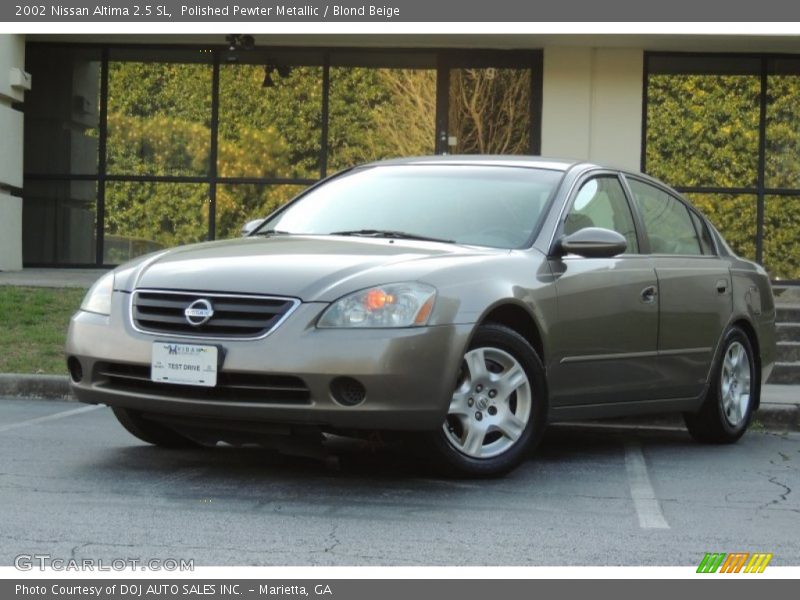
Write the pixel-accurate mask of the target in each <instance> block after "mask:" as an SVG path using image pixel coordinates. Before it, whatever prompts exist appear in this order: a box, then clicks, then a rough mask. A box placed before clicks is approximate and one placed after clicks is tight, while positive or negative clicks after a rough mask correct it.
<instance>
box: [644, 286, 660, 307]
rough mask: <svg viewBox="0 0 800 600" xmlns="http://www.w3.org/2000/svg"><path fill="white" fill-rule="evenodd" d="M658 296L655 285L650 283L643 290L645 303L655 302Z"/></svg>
mask: <svg viewBox="0 0 800 600" xmlns="http://www.w3.org/2000/svg"><path fill="white" fill-rule="evenodd" d="M656 296H658V290H657V289H656V286H654V285H648V286H647V287H646V288H644V289H643V290H642V302H644V303H645V304H652V303H653V302H655V301H656Z"/></svg>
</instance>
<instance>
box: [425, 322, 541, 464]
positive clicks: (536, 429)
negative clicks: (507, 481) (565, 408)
mask: <svg viewBox="0 0 800 600" xmlns="http://www.w3.org/2000/svg"><path fill="white" fill-rule="evenodd" d="M478 349H484V350H486V351H487V355H486V356H487V357H488V356H489V352H494V353H496V354H497V355H498V356H503V353H505V354H506V355H510V356H511V357H512V358H513V359H514V360H515V361H516V362H517V363H518V365H519V366H520V367H522V370H523V371H524V374H525V377H526V378H527V386H528V387H527V388H526V387H525V384H523V385H522V386H519V387H517V388H515V390H516V391H514V392H512V393H511V394H510V395H509V396H507V397H506V398H504V399H501V398H500V396H501V395H502V392H498V391H495V394H496V395H495V396H494V397H493V398H494V399H495V401H496V403H497V404H496V405H495V404H490V405H489V407H486V406H485V403H486V402H487V401H488V402H492V401H491V400H489V397H488V393H489V391H486V393H485V394H479V393H473V392H471V391H470V392H464V393H466V394H467V395H474V396H475V398H472V400H473V402H474V404H470V405H469V406H470V407H474V408H476V409H477V408H480V407H479V406H478V402H481V404H482V406H483V408H484V409H485V412H483V414H486V415H487V416H486V417H482V418H481V420H483V419H484V418H485V419H486V423H484V424H483V426H484V427H493V426H494V425H492V424H491V423H493V422H494V421H492V419H495V417H496V418H497V419H500V418H501V417H502V415H503V414H504V412H503V411H505V410H506V409H507V410H509V411H510V412H511V413H512V414H514V411H517V412H520V407H521V406H522V402H524V403H525V406H527V407H528V409H529V410H526V413H527V414H528V418H527V423H526V424H525V427H524V429H522V433H521V434H519V437H518V438H517V439H516V441H512V440H511V438H509V437H508V436H504V435H503V434H502V433H500V432H499V431H490V432H489V433H487V434H486V436H485V437H482V438H481V440H482V441H481V443H480V444H481V448H482V449H483V448H486V447H488V444H491V443H492V442H491V440H492V436H498V435H499V436H500V438H499V440H500V441H501V442H502V443H503V444H508V443H511V444H512V445H511V446H510V447H508V448H507V449H505V450H503V451H502V452H501V453H500V454H498V455H495V456H489V457H486V458H483V457H475V456H470V455H468V454H465V452H464V451H462V449H459V448H458V447H457V446H456V441H455V438H456V437H458V436H457V433H458V432H455V431H454V430H453V427H452V426H451V425H452V422H451V420H452V419H453V418H454V417H453V416H451V415H448V420H447V421H446V423H445V424H444V426H443V427H442V428H439V429H438V430H437V431H435V432H431V433H428V434H427V435H426V439H427V442H428V443H427V447H428V448H429V449H430V450H431V451H432V453H433V455H434V458H435V459H436V466H438V467H439V470H440V471H441V472H442V473H444V474H446V475H448V476H459V477H496V476H499V475H503V474H505V473H507V472H509V471H510V470H512V469H514V468H515V467H517V466H518V465H519V464H520V463H521V462H522V461H523V460H524V459H525V458H526V457H528V456H529V455H530V452H532V450H533V449H534V448H535V447H536V446H537V445H538V443H539V442H540V441H541V438H542V435H543V433H544V429H545V425H546V422H547V391H546V390H547V388H546V385H545V372H544V367H543V366H542V361H541V360H540V358H539V356H538V355H537V354H536V351H535V350H534V349H533V348H532V347H531V345H530V344H529V343H528V341H527V340H526V339H525V338H523V337H522V336H521V335H520V334H518V333H517V332H516V331H514V330H513V329H510V328H508V327H505V326H504V325H499V324H493V323H492V324H486V325H481V326H480V327H478V329H477V331H476V332H475V335H474V336H473V338H472V341H471V342H470V344H469V347H468V348H467V353H466V354H465V359H466V357H467V356H469V354H470V352H472V351H474V350H478ZM484 364H485V365H486V366H487V367H489V366H491V361H490V360H489V359H488V358H487V359H486V360H485V361H484ZM467 368H468V367H467V366H466V362H465V363H464V364H463V365H462V377H463V373H464V369H467ZM500 368H502V365H500ZM489 370H491V369H489ZM502 374H504V371H501V372H500V375H502ZM471 383H474V382H471V381H467V382H462V381H460V382H459V384H460V385H462V386H466V388H468V389H470V390H473V389H477V388H473V387H471ZM459 384H457V386H456V390H454V397H455V394H456V393H457V392H458V391H459V390H460V389H461V388H460V387H459ZM489 387H491V386H489ZM466 388H465V389H466ZM498 389H499V388H498ZM492 391H494V390H492ZM518 394H524V397H525V400H522V398H523V396H519V395H518ZM508 407H510V408H508ZM471 410H472V408H470V411H471ZM492 410H494V412H490V411H492ZM498 411H499V412H498ZM476 412H478V411H477V410H476ZM498 415H499V416H498ZM515 416H516V415H515ZM470 418H471V417H470V416H468V415H467V416H461V417H458V419H457V421H458V422H457V423H456V424H455V425H456V426H458V424H459V423H463V422H464V421H463V420H465V419H470ZM520 420H521V419H520ZM473 423H474V422H473ZM445 428H447V430H446V429H445ZM465 432H466V428H465V429H464V432H462V435H463V436H464V437H466V433H465ZM495 441H497V440H495ZM464 446H466V443H465V444H464Z"/></svg>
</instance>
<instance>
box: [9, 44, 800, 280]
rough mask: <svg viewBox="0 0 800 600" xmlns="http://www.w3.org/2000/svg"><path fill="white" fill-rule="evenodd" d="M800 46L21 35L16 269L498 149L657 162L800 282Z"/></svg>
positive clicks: (650, 166) (133, 249) (104, 252)
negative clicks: (349, 176)
mask: <svg viewBox="0 0 800 600" xmlns="http://www.w3.org/2000/svg"><path fill="white" fill-rule="evenodd" d="M798 41H799V40H798V39H797V38H781V37H772V38H764V39H762V38H743V37H738V38H737V37H733V36H732V37H724V36H723V37H720V36H717V37H716V38H707V39H706V38H703V37H691V36H671V37H664V36H661V37H659V36H653V37H651V38H648V37H646V36H638V37H635V38H634V37H630V36H628V37H624V36H622V37H621V36H605V37H604V36H583V37H581V36H560V37H559V36H522V35H519V36H517V35H514V36H403V37H393V38H387V37H378V36H328V37H324V38H311V37H310V36H255V38H254V39H252V40H249V39H247V38H245V37H243V36H240V37H238V38H233V39H226V36H224V35H219V36H214V35H207V36H199V35H197V36H195V35H193V36H184V37H181V36H169V37H160V38H153V37H149V38H144V37H143V38H129V37H120V36H116V37H114V36H106V37H105V38H104V37H102V36H84V37H82V38H76V37H73V36H61V37H59V36H49V37H43V36H39V37H37V36H29V37H27V38H26V37H25V36H21V35H3V36H0V74H1V73H9V77H8V82H5V81H3V79H2V76H0V130H2V131H3V134H4V135H3V136H2V139H0V154H1V155H2V156H3V160H2V161H0V269H4V270H13V269H19V268H22V267H23V266H64V267H68V266H111V265H115V264H119V263H120V262H123V261H125V260H127V259H129V258H133V257H135V256H137V255H140V254H143V253H146V252H150V251H152V250H156V249H158V248H162V247H167V246H172V245H176V244H183V243H190V242H195V241H201V240H205V239H221V238H225V237H231V236H235V235H237V234H238V231H239V228H240V226H241V225H242V224H243V223H244V222H245V221H247V220H249V219H251V218H255V217H257V216H263V215H264V214H266V213H268V212H269V211H271V210H273V209H274V208H275V207H277V206H279V205H280V203H282V202H285V201H286V200H288V199H289V198H291V197H292V196H294V195H295V194H296V193H297V192H299V191H300V190H302V189H303V188H304V187H306V186H308V185H310V184H312V183H314V182H315V181H318V180H319V179H320V178H322V177H325V176H326V175H328V174H331V173H333V172H335V171H337V170H339V169H341V168H344V167H347V166H350V165H352V164H357V163H360V162H364V161H368V160H373V159H377V158H384V157H391V156H399V155H416V154H430V153H497V154H543V155H549V156H558V157H569V158H578V159H586V160H591V161H596V162H601V163H608V164H611V165H615V166H620V167H624V168H628V169H633V170H644V171H646V172H649V173H651V174H653V175H655V176H657V177H660V178H662V179H664V180H665V181H667V182H668V183H670V184H671V185H673V186H675V187H676V188H678V189H679V190H681V191H682V192H684V193H685V194H686V195H687V196H688V197H689V198H690V199H691V200H692V201H693V202H694V203H695V204H696V205H698V206H699V207H700V208H701V209H702V210H703V211H704V212H705V213H706V214H708V216H709V217H710V218H711V219H712V221H714V222H715V223H716V224H717V226H718V227H719V228H720V229H721V230H722V231H723V233H724V234H725V235H726V237H727V239H728V240H729V241H730V243H731V244H732V245H733V246H734V248H735V249H736V250H737V251H738V252H739V253H740V254H742V255H744V256H748V257H750V258H753V259H755V260H758V261H759V262H761V263H763V264H764V265H765V266H766V268H767V269H768V270H769V271H770V274H771V276H772V277H773V279H775V280H781V281H785V282H789V283H791V282H796V283H800V257H799V255H800V242H799V241H798V239H799V238H800V44H799V43H798ZM401 46H402V47H401ZM792 50H796V51H797V52H798V54H797V55H795V54H793V53H792ZM28 86H30V90H29V91H26V88H27V87H28ZM22 148H24V150H22Z"/></svg>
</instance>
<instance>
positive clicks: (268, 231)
mask: <svg viewBox="0 0 800 600" xmlns="http://www.w3.org/2000/svg"><path fill="white" fill-rule="evenodd" d="M252 235H292V232H291V231H283V230H282V229H262V230H261V231H256V232H255V233H254V234H252Z"/></svg>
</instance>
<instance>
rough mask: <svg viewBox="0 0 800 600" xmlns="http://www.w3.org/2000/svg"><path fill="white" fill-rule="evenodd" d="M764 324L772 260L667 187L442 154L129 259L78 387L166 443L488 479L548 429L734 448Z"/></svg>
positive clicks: (94, 321)
mask: <svg viewBox="0 0 800 600" xmlns="http://www.w3.org/2000/svg"><path fill="white" fill-rule="evenodd" d="M774 320H775V307H774V301H773V296H772V291H771V288H770V284H769V279H768V277H767V274H766V273H765V271H764V270H763V269H762V268H761V267H760V266H758V265H756V264H754V263H752V262H749V261H746V260H742V259H740V258H738V257H737V256H736V255H735V254H734V253H733V251H732V250H731V249H730V247H729V246H728V245H727V244H726V243H725V241H724V240H723V239H722V237H721V236H720V234H719V233H718V232H717V231H716V230H715V229H714V227H713V226H711V224H709V223H708V221H706V219H705V218H703V217H702V216H701V215H700V214H699V213H698V212H697V211H696V210H695V209H693V208H692V207H691V206H690V205H689V204H688V203H687V202H686V201H685V200H683V199H682V198H681V196H680V195H678V194H677V193H676V192H675V191H673V190H672V189H670V188H669V187H666V186H665V185H663V184H661V183H659V182H658V181H655V180H653V179H651V178H649V177H646V176H644V175H640V174H634V173H625V172H620V171H618V170H613V169H608V168H603V167H599V166H597V165H592V164H586V163H571V162H564V161H554V160H553V161H551V160H546V159H539V158H510V157H456V156H448V157H430V158H416V159H404V160H395V161H386V162H379V163H374V164H369V165H366V166H361V167H357V168H353V169H350V170H347V171H345V172H342V173H339V174H337V175H335V176H333V177H331V178H329V179H327V180H325V181H323V182H321V183H319V184H317V185H315V186H313V187H311V188H310V189H308V190H307V191H305V192H304V193H303V194H301V195H300V196H299V197H297V198H296V199H294V200H293V201H292V202H290V203H289V204H287V205H286V206H284V207H283V208H281V209H279V210H278V211H276V212H275V213H273V214H272V215H271V216H269V217H268V218H267V219H265V220H264V222H263V223H261V224H260V225H259V226H258V227H256V228H255V229H254V230H253V231H252V232H251V233H250V235H248V236H247V237H244V238H242V239H236V240H227V241H217V242H209V243H203V244H196V245H192V246H184V247H181V248H175V249H172V250H168V251H163V252H159V253H156V254H151V255H149V256H146V257H142V258H140V259H138V260H135V261H133V262H130V263H128V264H125V265H122V266H121V267H119V268H117V269H116V270H114V271H113V272H111V273H109V274H107V275H105V276H104V277H102V278H101V279H100V280H99V281H98V282H97V283H96V284H95V285H94V287H93V288H92V289H91V290H90V291H89V293H88V294H87V296H86V299H85V300H84V303H83V306H82V307H81V310H80V311H79V312H78V313H77V314H76V315H75V316H74V317H73V319H72V322H71V325H70V330H69V336H68V341H67V355H68V365H69V369H70V373H71V377H72V389H73V391H74V393H75V395H76V396H77V397H78V398H79V399H80V400H82V401H84V402H90V403H105V404H108V405H109V406H111V407H112V408H113V410H114V414H115V415H116V416H117V418H118V419H119V420H120V421H121V423H122V425H124V426H125V428H127V429H128V431H130V432H131V433H132V434H133V435H135V436H137V437H139V438H141V439H142V440H145V441H147V442H151V443H154V444H159V445H163V446H176V445H187V444H192V443H204V444H208V443H212V444H213V443H216V442H218V441H229V442H232V443H243V442H244V441H253V440H258V438H259V436H264V435H267V434H270V435H274V434H276V433H302V432H309V431H312V432H313V431H316V432H333V433H341V434H357V433H361V432H365V431H374V430H378V431H381V430H384V431H386V430H391V431H408V432H417V433H418V435H416V436H414V437H415V438H416V439H418V440H419V441H420V442H422V443H423V444H424V445H425V446H426V447H427V451H428V452H430V455H431V456H432V457H435V458H436V459H437V461H438V463H439V464H440V465H441V466H443V467H445V468H446V469H449V471H450V472H451V473H458V474H468V475H492V474H498V473H502V472H504V471H507V470H509V469H510V468H512V467H514V466H515V465H517V464H518V463H519V462H520V461H521V460H522V459H523V458H524V457H525V456H526V454H527V453H528V452H529V451H530V450H531V448H532V447H533V446H535V445H536V443H537V442H538V441H539V440H540V438H541V437H542V433H543V430H544V427H545V424H546V423H548V422H552V421H563V420H570V419H576V418H600V417H610V416H618V415H631V414H636V413H643V412H655V411H659V412H663V411H680V412H683V413H684V415H685V420H686V424H687V426H688V429H689V432H690V433H691V434H692V435H693V436H694V437H695V438H696V439H698V440H702V441H705V442H718V443H726V442H734V441H736V440H737V439H738V438H739V437H740V436H741V435H742V434H743V433H744V432H745V430H746V429H747V427H748V425H749V424H750V421H751V419H752V416H753V412H754V411H755V410H756V409H757V408H758V403H759V392H760V386H761V382H762V381H763V380H765V379H766V377H767V376H768V375H769V372H770V370H771V369H772V366H773V363H774V360H775V327H774Z"/></svg>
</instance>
